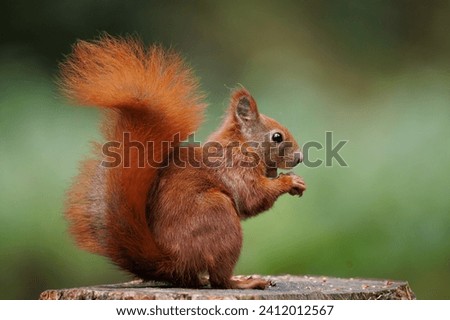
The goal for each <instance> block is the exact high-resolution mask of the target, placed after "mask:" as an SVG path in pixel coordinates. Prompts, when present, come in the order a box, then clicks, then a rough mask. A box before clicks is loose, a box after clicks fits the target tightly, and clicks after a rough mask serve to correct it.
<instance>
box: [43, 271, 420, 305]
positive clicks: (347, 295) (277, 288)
mask: <svg viewBox="0 0 450 320" xmlns="http://www.w3.org/2000/svg"><path fill="white" fill-rule="evenodd" d="M263 278H265V279H269V280H271V281H272V282H273V283H274V286H271V287H269V288H267V289H266V290H219V289H208V288H205V289H183V288H174V287H170V286H169V285H168V284H166V283H161V282H154V281H149V282H143V281H140V280H136V281H131V282H126V283H119V284H108V285H98V286H92V287H81V288H72V289H59V290H47V291H44V292H42V293H41V295H40V299H43V300H68V299H69V300H70V299H81V300H97V299H101V300H112V299H117V300H124V299H125V300H141V299H148V300H210V299H219V300H222V299H226V300H229V299H234V300H245V299H252V300H255V299H258V300H297V299H305V300H311V299H314V300H317V299H320V300H341V299H347V300H373V299H381V300H386V299H387V300H398V299H403V300H412V299H415V295H414V293H413V292H412V290H411V288H410V287H409V284H408V283H407V282H405V281H391V280H369V279H353V278H350V279H341V278H331V277H317V276H292V275H284V276H263Z"/></svg>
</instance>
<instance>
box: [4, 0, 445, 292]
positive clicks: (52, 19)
mask: <svg viewBox="0 0 450 320" xmlns="http://www.w3.org/2000/svg"><path fill="white" fill-rule="evenodd" d="M0 30H1V31H0V39H1V40H0V170H1V174H0V266H1V269H0V270H1V272H0V288H1V290H0V298H3V299H34V298H37V297H38V294H39V292H41V291H43V290H45V289H48V288H62V287H72V286H84V285H89V284H99V283H110V282H116V281H123V280H126V279H129V277H128V276H127V275H125V274H123V273H122V272H120V271H118V270H117V269H116V268H115V267H113V266H112V265H110V264H109V263H108V262H107V261H106V260H105V259H103V258H101V257H97V256H94V255H91V254H89V253H85V252H83V251H81V250H79V249H77V248H76V247H75V246H74V244H73V242H72V241H71V239H70V238H69V236H68V235H67V233H66V223H65V221H64V219H63V217H62V211H63V203H64V192H65V190H67V188H68V186H69V185H70V182H71V179H72V177H73V176H74V175H75V174H76V172H77V164H78V162H79V161H80V160H81V159H83V158H84V157H85V155H86V154H87V153H88V151H89V141H91V140H95V139H97V138H98V137H99V133H98V127H97V122H98V119H99V114H98V112H97V111H96V110H94V109H88V108H75V107H73V106H69V105H68V104H67V103H66V102H65V101H64V99H62V98H61V97H60V96H59V94H58V91H57V89H56V87H55V82H54V80H55V77H56V73H57V65H58V61H60V60H61V59H63V57H64V54H67V53H69V52H70V47H71V44H72V43H74V41H75V40H76V39H92V38H94V37H96V36H98V34H99V32H101V31H107V32H109V33H110V34H113V35H125V34H128V33H131V34H138V35H140V36H141V37H142V38H143V39H144V40H145V42H147V43H153V42H158V43H162V44H164V45H165V46H167V47H169V46H170V47H173V48H175V49H176V50H178V51H180V52H181V53H182V54H183V55H184V56H185V57H186V59H187V61H189V63H190V64H191V65H192V66H193V67H194V69H195V70H196V74H197V75H198V76H199V77H200V79H201V83H202V89H203V90H204V91H206V92H208V98H207V101H208V102H209V103H210V107H209V109H208V113H207V121H206V122H205V124H204V126H203V127H202V129H201V131H200V137H201V138H204V137H205V136H206V135H207V134H208V133H209V132H211V131H212V130H214V128H215V127H216V126H217V125H218V124H219V122H220V116H221V115H222V113H223V112H224V110H225V108H226V106H227V100H228V95H229V91H230V90H229V88H230V87H234V86H236V85H237V84H238V83H240V84H243V85H244V86H246V87H247V88H248V89H249V90H250V91H251V92H252V93H253V95H254V96H255V98H256V100H257V101H258V103H259V106H260V110H261V112H263V113H265V114H267V115H269V116H271V117H274V118H276V119H277V120H279V121H280V122H282V123H283V124H285V125H286V126H287V127H288V128H290V130H291V131H292V133H293V134H294V135H295V136H296V137H297V139H298V141H299V142H300V143H305V142H307V141H318V142H321V143H323V142H324V141H325V132H326V131H333V133H334V139H335V141H337V140H339V139H343V140H349V142H348V144H347V145H346V146H345V147H344V148H343V149H342V152H341V155H342V156H343V158H344V159H345V160H346V162H347V163H348V164H349V167H347V168H343V167H339V166H338V165H337V163H336V162H335V163H334V165H333V166H332V167H325V166H320V167H318V168H307V167H306V166H304V165H303V166H299V167H298V168H296V170H295V171H296V172H297V173H298V174H300V175H302V176H303V177H304V178H305V180H306V181H307V184H308V187H309V189H308V191H307V192H306V194H305V196H304V197H303V198H300V199H299V198H293V197H289V196H284V197H281V198H280V199H279V200H278V201H277V203H276V205H275V206H274V208H273V209H272V210H271V211H269V212H266V213H265V214H263V215H261V216H259V217H257V218H254V219H250V220H248V221H246V222H244V231H245V240H244V248H243V251H242V254H241V258H240V261H239V263H238V266H237V268H236V273H238V274H254V273H260V274H282V273H292V274H315V275H328V276H339V277H364V278H383V279H399V280H407V281H409V282H410V284H411V286H412V288H413V290H414V291H415V293H416V294H417V297H418V298H422V299H431V298H435V299H449V298H450V290H449V285H450V192H449V187H448V186H449V177H450V161H449V160H450V139H449V138H450V121H449V119H450V89H449V87H450V3H449V1H387V0H378V1H358V0H342V1H317V0H316V1H312V0H311V1H196V2H187V1H186V2H182V1H179V2H169V1H159V2H155V1H119V0H115V1H114V0H109V1H106V0H104V1H90V0H79V1H70V0H53V1H51V0H42V1H31V0H28V1H26V0H16V1H4V2H2V8H1V11H0ZM311 156H312V157H313V159H315V158H321V159H323V158H324V153H323V150H322V151H315V152H313V153H312V154H311Z"/></svg>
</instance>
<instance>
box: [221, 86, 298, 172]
mask: <svg viewBox="0 0 450 320" xmlns="http://www.w3.org/2000/svg"><path fill="white" fill-rule="evenodd" d="M228 120H229V121H231V123H232V126H231V127H232V128H235V130H234V132H230V135H232V136H233V139H237V140H238V141H239V142H240V143H242V147H241V151H242V153H243V154H244V155H247V156H249V157H251V158H256V157H257V158H258V160H260V161H263V164H264V165H265V168H266V176H267V177H271V178H274V177H276V176H277V169H291V168H293V167H294V166H296V165H297V164H299V163H300V162H302V160H303V155H302V153H301V151H300V147H299V146H298V144H297V142H296V141H295V139H294V138H293V136H292V135H291V133H290V132H289V131H288V130H287V129H286V128H285V127H284V126H282V125H281V124H280V123H278V122H277V121H275V120H274V119H272V118H269V117H267V116H265V115H263V114H260V113H259V111H258V107H257V105H256V102H255V99H253V97H252V96H251V95H250V93H249V92H248V91H247V90H245V89H239V90H237V91H235V92H234V93H233V95H232V97H231V104H230V108H229V114H228ZM230 138H231V137H230Z"/></svg>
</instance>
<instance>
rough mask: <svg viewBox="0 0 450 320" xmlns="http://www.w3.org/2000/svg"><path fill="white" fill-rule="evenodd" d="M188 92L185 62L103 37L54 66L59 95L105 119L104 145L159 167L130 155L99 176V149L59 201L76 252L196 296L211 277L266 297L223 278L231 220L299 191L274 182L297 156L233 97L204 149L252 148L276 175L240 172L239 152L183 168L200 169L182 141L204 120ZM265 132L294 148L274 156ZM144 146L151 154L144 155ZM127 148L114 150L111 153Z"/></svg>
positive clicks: (293, 179)
mask: <svg viewBox="0 0 450 320" xmlns="http://www.w3.org/2000/svg"><path fill="white" fill-rule="evenodd" d="M197 87H198V85H197V81H196V79H195V78H194V76H193V75H192V73H191V71H190V69H189V68H188V67H186V65H185V64H184V62H183V61H182V59H181V58H180V57H179V56H178V55H176V54H175V53H173V52H165V51H164V50H163V49H162V48H161V47H158V46H152V47H149V48H144V46H143V45H142V44H141V43H140V42H139V41H137V40H136V39H133V38H113V37H110V36H103V37H101V38H100V39H99V40H96V41H92V42H86V41H79V42H78V43H77V44H76V45H75V46H74V50H73V53H72V54H71V55H69V56H68V58H67V60H66V61H65V62H64V63H63V64H62V65H61V88H62V90H63V92H64V93H65V94H66V95H67V96H68V97H69V98H70V99H72V100H74V101H76V102H78V103H80V104H84V105H93V106H98V107H102V108H103V109H104V117H105V119H104V121H103V127H102V129H103V130H102V132H103V137H104V139H105V141H116V142H123V138H124V134H125V133H129V134H131V137H130V138H131V140H133V141H137V142H139V143H141V145H142V146H144V147H145V151H146V153H147V154H150V155H151V156H152V158H153V159H154V160H155V161H157V162H162V163H163V164H164V166H163V165H161V166H156V167H152V166H151V165H150V164H149V163H148V162H147V161H144V163H143V164H142V163H140V160H141V158H140V155H139V150H138V148H132V149H131V151H130V154H129V159H130V163H129V165H128V166H124V165H123V164H124V162H123V163H122V165H119V166H113V167H106V166H103V165H101V162H102V160H104V159H103V157H102V154H101V149H102V146H101V145H100V144H96V145H95V146H94V148H93V149H94V155H93V156H92V158H91V159H88V160H86V161H85V162H84V163H83V165H82V167H81V170H80V174H79V175H78V177H77V178H76V179H75V182H74V184H73V185H72V187H71V189H70V190H69V192H68V198H67V205H66V212H65V216H66V218H67V220H68V221H69V225H70V232H71V233H72V234H73V236H74V238H75V240H76V242H77V243H78V245H79V246H80V247H82V248H84V249H86V250H88V251H91V252H94V253H98V254H101V255H104V256H106V257H108V258H110V259H111V260H112V261H113V262H114V263H115V264H117V265H118V266H120V267H121V268H123V269H125V270H128V271H129V272H131V273H133V274H135V275H137V276H139V277H141V278H143V279H156V280H168V281H171V282H172V283H174V284H177V285H180V286H183V287H200V286H202V285H203V283H204V282H203V281H202V280H201V278H200V276H201V275H202V274H204V273H208V274H209V282H210V284H211V286H212V287H216V288H242V289H250V288H259V289H264V288H265V287H266V286H267V285H268V284H269V282H268V281H266V280H262V279H244V280H242V279H241V280H236V279H232V273H233V268H234V266H235V264H236V262H237V259H238V257H239V254H240V250H241V246H242V230H241V225H240V220H241V219H245V218H248V217H252V216H255V215H257V214H259V213H261V212H263V211H265V210H267V209H269V208H270V207H271V206H272V205H273V203H274V202H275V201H276V199H277V198H278V197H279V196H280V195H282V194H285V193H290V194H291V195H301V194H302V193H303V191H304V190H305V185H304V182H303V180H302V179H301V178H300V177H298V176H295V175H293V174H286V175H280V176H279V177H276V173H277V172H276V170H277V168H286V165H285V160H286V159H291V160H292V159H294V160H295V159H297V162H296V163H298V162H299V161H300V159H301V158H299V157H297V158H295V152H296V150H298V145H297V144H296V142H295V140H294V139H293V137H292V136H291V134H290V133H289V132H288V130H287V129H286V128H284V127H283V126H282V125H280V124H279V123H278V122H276V121H275V120H273V119H270V118H269V117H266V116H264V115H262V114H259V112H258V108H257V105H256V102H255V100H254V99H253V97H252V96H251V95H250V93H249V92H248V91H247V90H245V89H240V90H237V91H235V92H234V94H233V95H232V98H231V102H230V108H229V113H228V114H227V116H226V118H225V120H224V122H223V124H222V126H221V127H220V128H219V129H218V130H217V131H216V132H215V133H214V134H212V135H211V137H210V141H209V142H211V141H214V142H218V143H220V144H221V145H222V146H223V147H226V146H227V145H228V144H229V143H234V142H239V143H241V144H242V143H245V142H249V141H252V142H256V143H257V144H256V145H255V146H254V147H252V148H253V149H252V150H251V151H252V152H253V154H254V155H256V156H258V157H259V158H261V159H269V158H270V159H272V160H274V165H275V167H273V166H271V167H269V166H268V165H267V163H266V162H265V161H263V162H260V163H258V165H257V166H256V167H248V166H245V165H243V163H244V162H246V161H247V160H248V159H249V158H248V153H247V152H246V153H243V152H242V151H240V149H237V151H236V153H235V154H233V155H232V160H233V166H232V167H229V166H224V165H222V166H219V167H210V166H208V165H206V164H205V163H201V164H200V166H194V165H192V163H193V162H192V161H189V160H192V159H194V158H195V159H203V156H204V154H203V149H201V148H200V149H198V148H197V149H195V148H194V150H193V149H192V148H181V146H180V145H179V141H182V140H185V139H186V138H187V136H188V135H189V134H190V133H192V132H193V131H195V130H196V129H197V127H198V126H199V124H200V122H201V120H202V114H203V110H204V107H205V105H204V104H203V103H202V102H201V100H202V94H200V93H198V91H197ZM273 132H277V133H278V134H279V135H282V136H283V137H284V139H285V141H287V142H290V143H291V145H290V146H287V145H282V144H278V143H276V141H272V145H274V146H275V147H276V148H275V149H273V150H272V148H268V146H267V145H265V144H263V142H267V139H270V137H271V136H272V133H273ZM175 135H178V139H179V140H176V139H175V140H174V136H175ZM148 142H152V143H153V146H154V148H152V149H150V150H148V149H147V147H148V145H147V143H148ZM163 142H173V144H172V146H171V147H173V148H174V149H170V152H169V149H168V148H169V146H168V145H167V144H163ZM125 149H126V147H125V146H124V143H121V144H119V147H117V150H116V152H118V153H124V152H125ZM281 151H283V152H281ZM178 156H179V157H180V159H182V160H183V159H184V160H188V161H186V162H187V166H186V167H181V166H176V165H175V164H174V162H172V160H173V159H174V158H175V157H178ZM122 161H124V159H122ZM296 163H294V165H295V164H296ZM269 173H270V174H269Z"/></svg>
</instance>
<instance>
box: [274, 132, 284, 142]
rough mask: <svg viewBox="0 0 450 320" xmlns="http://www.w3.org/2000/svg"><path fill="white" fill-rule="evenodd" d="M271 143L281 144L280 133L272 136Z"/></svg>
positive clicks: (281, 136) (281, 137)
mask: <svg viewBox="0 0 450 320" xmlns="http://www.w3.org/2000/svg"><path fill="white" fill-rule="evenodd" d="M272 141H274V142H277V143H280V142H282V141H283V135H282V134H281V133H279V132H275V133H274V134H273V135H272Z"/></svg>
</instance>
